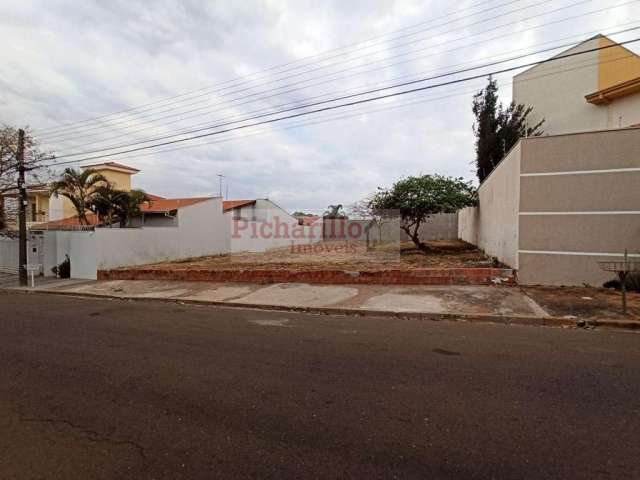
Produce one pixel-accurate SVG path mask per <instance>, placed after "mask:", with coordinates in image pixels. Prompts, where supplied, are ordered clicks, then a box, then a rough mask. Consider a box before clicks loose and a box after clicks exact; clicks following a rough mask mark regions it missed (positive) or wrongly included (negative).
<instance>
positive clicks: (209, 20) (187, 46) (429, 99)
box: [0, 0, 633, 209]
mask: <svg viewBox="0 0 640 480" xmlns="http://www.w3.org/2000/svg"><path fill="white" fill-rule="evenodd" d="M499 3H501V2H498V1H494V2H486V3H483V4H482V7H480V6H476V7H472V5H474V4H477V2H471V1H465V2H458V3H457V4H456V5H455V6H454V5H452V4H451V2H446V1H429V2H426V1H418V0H415V1H413V0H396V1H390V0H389V1H382V0H377V1H371V0H357V1H355V0H352V1H348V2H344V1H339V0H333V1H328V2H317V1H310V0H309V1H307V0H300V1H277V0H264V1H257V0H255V1H249V0H247V1H242V2H205V1H195V0H188V1H182V2H169V1H158V2H153V3H149V2H146V1H142V0H140V1H109V2H75V1H71V0H55V1H46V2H45V1H44V0H42V1H37V0H31V1H28V0H26V1H22V2H20V3H19V4H18V3H15V2H11V3H10V2H2V4H1V5H0V35H2V38H4V39H5V43H6V44H7V45H9V47H10V48H9V50H8V51H6V52H5V55H4V59H3V67H2V69H1V70H0V107H1V111H0V121H2V122H5V123H9V124H14V125H25V124H30V125H32V126H34V127H36V129H38V128H40V129H44V128H50V127H54V126H56V125H58V124H64V123H67V122H73V121H78V120H83V119H85V118H91V117H95V116H100V115H105V114H108V113H110V112H114V111H118V110H121V109H125V108H128V107H132V106H137V105H142V104H146V103H149V102H154V101H158V100H161V99H163V98H165V97H170V96H173V95H177V94H181V93H184V92H190V91H194V90H198V89H203V88H205V87H209V86H211V85H216V84H219V83H221V82H226V81H228V80H229V79H233V78H236V77H239V76H240V77H245V78H247V77H246V76H247V75H251V74H253V72H259V71H261V70H263V69H266V68H269V67H272V66H274V65H280V64H284V63H287V62H292V61H295V60H299V59H301V58H303V57H305V56H308V55H313V54H317V53H320V52H323V51H326V50H330V49H334V48H338V47H341V46H343V45H348V44H351V43H354V42H358V41H361V40H363V39H367V38H371V37H375V36H377V35H382V34H385V33H387V32H389V31H392V30H394V29H398V28H403V27H407V26H410V25H414V24H418V23H420V22H424V21H427V20H429V19H433V18H437V17H439V16H442V15H445V14H448V13H450V12H452V11H455V10H460V9H464V8H472V9H474V10H475V11H477V10H478V9H480V8H488V7H490V6H493V5H498V4H499ZM534 3H537V2H525V1H523V2H517V3H516V4H514V5H511V6H505V7H504V8H502V9H500V10H496V11H495V12H494V14H491V13H488V14H485V15H482V16H478V17H475V18H472V19H468V20H464V21H460V22H458V23H451V24H449V25H446V26H443V27H441V28H432V29H431V30H427V29H426V27H428V25H427V26H425V27H423V28H425V31H424V32H423V33H421V34H420V35H419V36H416V37H415V38H421V39H422V40H421V41H420V42H416V43H414V44H411V45H406V46H403V47H399V46H398V43H402V40H398V41H396V42H390V41H386V42H380V43H379V44H378V45H376V46H375V47H372V48H371V49H370V50H366V51H361V52H357V53H351V56H348V57H345V56H343V57H337V58H336V59H334V60H333V61H336V60H343V61H344V63H343V64H341V65H339V66H334V67H332V68H326V69H325V70H318V71H316V72H314V73H310V74H308V75H300V76H298V77H296V78H293V79H290V80H289V81H287V82H286V83H284V84H282V85H284V86H283V87H282V89H288V88H295V87H297V86H300V83H298V82H301V81H305V80H307V79H311V78H312V77H316V76H319V75H322V74H326V73H328V72H335V71H337V70H340V69H343V68H352V70H350V71H348V72H343V73H341V74H336V75H334V77H335V78H334V79H333V80H331V81H327V82H326V83H325V84H323V85H316V86H307V87H306V88H304V89H302V90H301V91H297V92H291V93H289V94H283V95H280V96H278V97H276V98H271V99H265V100H263V101H260V102H253V103H246V104H244V105H240V104H239V103H240V102H235V103H229V100H230V98H233V97H234V96H233V95H231V93H232V92H233V90H232V89H229V88H228V87H229V85H230V84H226V87H227V90H222V91H215V89H211V91H210V93H209V94H208V95H203V96H201V97H198V98H196V99H193V100H191V102H192V103H193V105H192V106H190V107H181V108H182V110H175V111H177V112H183V111H186V110H189V109H194V108H200V109H201V110H199V111H196V112H194V113H192V114H191V115H195V114H199V113H200V114H201V113H206V114H203V115H200V116H198V117H194V118H192V119H190V120H183V121H181V122H176V123H169V122H170V121H175V120H176V119H177V118H178V117H173V118H171V119H165V120H154V118H155V117H153V116H151V117H149V116H146V117H143V116H137V117H125V116H122V115H120V116H116V117H114V118H112V119H111V120H110V121H108V122H105V123H104V124H100V128H97V129H94V130H87V128H86V127H84V129H83V128H79V129H78V131H77V132H76V137H75V138H74V139H71V140H70V139H56V140H53V139H52V140H51V141H49V142H47V143H46V146H47V148H52V149H55V150H56V151H57V152H58V153H65V152H70V151H74V150H77V149H80V150H83V149H85V148H88V147H74V145H76V146H80V145H83V144H89V145H91V144H93V145H98V146H100V145H109V144H112V143H114V142H116V143H119V142H128V141H132V140H136V139H144V138H147V137H149V136H156V135H165V134H170V133H172V132H175V131H176V130H177V129H180V128H189V127H191V126H193V125H197V124H201V123H204V122H215V121H216V120H219V119H223V118H230V117H231V118H237V117H239V116H243V115H247V114H248V113H250V112H252V111H255V110H260V109H263V110H264V109H268V108H272V107H273V106H275V105H282V104H286V103H288V102H302V101H305V100H306V99H309V98H311V97H314V96H317V95H320V94H330V93H334V92H340V93H344V92H350V91H355V90H357V89H360V88H363V87H365V86H379V85H383V84H386V83H388V82H390V81H391V80H392V79H395V78H398V77H407V76H408V77H416V76H417V75H419V74H421V73H424V72H428V71H434V70H437V69H440V70H442V69H446V67H449V66H452V65H457V64H461V63H464V62H469V61H472V60H474V59H475V60H478V59H482V58H486V57H489V56H491V55H495V54H496V53H505V52H509V51H514V50H516V49H530V50H534V49H535V47H536V45H539V44H540V43H542V42H548V41H551V40H554V39H560V38H564V37H567V36H570V35H574V36H575V40H576V41H577V40H579V38H580V36H581V35H583V34H584V36H587V35H586V32H591V31H596V30H603V31H605V30H610V31H613V30H615V29H616V26H617V25H620V24H622V23H628V22H630V21H631V20H632V19H633V16H632V10H631V9H632V6H626V7H624V8H619V9H616V10H611V11H610V12H607V13H606V14H600V15H591V16H588V17H582V18H577V19H574V20H572V21H568V22H565V23H561V24H557V25H554V26H551V27H548V28H536V29H533V30H529V32H527V33H514V34H512V35H510V36H505V37H504V38H502V39H495V40H487V39H489V38H490V37H492V36H496V35H507V34H509V33H510V32H511V33H513V32H516V31H518V30H524V29H527V28H530V27H535V26H536V25H540V24H543V23H545V22H550V21H557V20H559V19H562V18H564V17H569V16H573V15H577V14H580V13H584V12H588V11H590V10H594V9H597V8H602V7H603V4H602V2H585V3H584V5H580V6H576V7H574V8H572V9H570V10H567V11H565V12H562V13H557V14H555V15H550V16H546V17H545V16H542V17H537V18H535V16H536V15H540V14H543V13H545V11H548V9H549V8H559V7H561V6H563V5H570V4H571V3H572V2H570V1H569V0H565V1H562V2H556V1H554V2H552V3H551V4H547V5H539V6H537V7H535V8H529V9H525V7H526V6H528V5H533V4H534ZM573 3H575V2H573ZM518 8H521V9H522V10H521V11H519V12H515V13H513V14H511V15H510V16H508V17H505V18H502V19H496V18H493V17H495V16H496V13H497V12H502V11H509V10H513V9H518ZM470 11H471V10H469V11H468V12H467V13H465V14H468V13H469V12H470ZM459 15H462V14H459ZM532 17H533V18H532ZM477 20H483V21H484V23H482V24H479V25H476V26H473V27H465V23H469V22H471V21H477ZM444 21H447V19H444V20H441V21H440V23H442V22H444ZM505 21H506V22H511V25H509V26H507V27H503V28H501V29H499V30H496V31H494V32H491V33H486V34H482V33H481V32H482V31H483V30H485V29H488V28H491V27H492V26H496V25H499V24H501V23H503V22H505ZM432 25H437V23H436V24H432ZM471 35H472V36H471ZM631 35H632V34H631ZM631 35H627V36H626V37H625V36H620V37H616V39H624V38H630V36H631ZM470 36H471V37H470ZM412 38H414V37H408V38H407V40H410V39H412ZM445 42H448V43H445ZM464 45H467V46H464ZM463 46H464V48H463ZM415 49H422V50H421V51H420V52H416V53H413V54H409V53H408V52H410V51H412V50H415ZM445 50H450V51H449V52H448V53H446V54H442V53H441V52H443V51H445ZM371 51H375V54H371V55H369V56H367V57H366V58H358V59H356V58H355V57H359V56H363V55H364V54H365V53H370V52H371ZM401 54H405V55H407V56H408V58H410V59H411V61H407V62H406V63H403V64H400V65H396V66H392V67H388V68H384V69H379V70H377V71H373V72H369V73H366V74H360V75H355V73H356V72H358V71H365V70H367V71H368V70H372V69H374V68H376V67H381V66H384V65H387V64H389V63H392V62H397V61H401V60H403V59H406V58H407V57H406V56H405V57H402V56H400V55H401ZM376 61H377V62H378V63H374V64H370V63H371V62H376ZM330 65H331V64H330V63H329V62H318V61H316V62H309V63H308V64H307V67H306V68H320V67H323V66H330ZM358 66H359V67H358ZM354 67H357V68H355V69H354ZM291 73H295V71H292V72H291ZM248 78H256V77H255V76H250V77H248ZM325 80H326V78H325ZM499 80H500V82H501V95H502V98H503V100H504V101H506V102H508V101H509V100H510V85H509V82H510V75H504V76H500V77H499ZM317 81H321V80H320V79H317V80H314V82H317ZM269 82H272V83H269ZM309 83H311V82H308V83H305V84H304V85H309ZM483 83H484V82H483V81H475V82H470V83H469V84H464V85H457V86H451V87H446V88H442V89H439V90H437V91H435V90H434V91H431V92H424V93H421V94H416V95H413V96H411V97H410V98H409V97H403V98H401V99H400V98H399V99H397V100H396V101H394V102H391V101H385V102H377V103H375V104H374V103H372V104H369V105H366V106H362V107H357V108H354V109H351V110H345V111H340V112H338V111H336V112H329V113H326V114H320V115H318V116H316V117H308V118H304V119H298V120H296V121H289V122H284V123H283V124H282V125H279V124H272V125H268V126H262V127H256V129H254V130H243V131H238V132H235V133H233V134H225V135H222V136H220V137H219V139H218V140H220V141H218V142H217V143H211V144H209V145H202V146H199V147H196V148H187V149H183V150H178V151H172V152H167V153H160V152H155V153H153V154H148V152H140V154H131V155H127V156H123V157H114V160H118V161H122V162H124V163H128V164H131V165H133V166H136V167H138V168H140V169H142V173H140V174H139V175H138V176H137V177H136V178H135V181H136V185H137V186H140V187H142V188H145V189H147V190H148V191H150V192H153V193H157V194H161V195H171V196H178V195H181V196H188V195H202V194H215V193H217V191H218V177H217V176H216V175H217V174H218V173H224V174H225V175H227V176H228V179H229V190H230V193H231V196H232V197H234V198H243V197H244V198H247V197H270V198H272V199H273V200H274V201H276V202H277V203H279V204H281V205H283V206H284V207H286V208H289V209H322V208H324V207H325V206H326V205H328V204H329V203H343V204H349V203H351V202H353V201H355V200H358V199H359V198H361V197H362V196H364V195H367V194H368V193H370V192H372V191H374V190H375V189H376V188H377V187H378V186H388V185H390V184H391V183H393V181H395V180H397V179H398V178H400V177H402V176H404V175H410V174H417V173H421V172H422V173H441V174H447V175H456V176H465V177H467V178H469V179H471V178H473V174H472V169H471V166H470V163H471V161H472V160H473V136H472V133H471V124H472V117H471V112H470V102H471V96H472V92H473V90H474V89H478V88H480V87H481V85H482V84H483ZM278 85H280V84H279V83H275V82H273V77H266V78H262V79H261V80H260V81H253V82H251V83H250V84H249V85H248V86H245V87H243V88H247V87H250V88H249V89H248V90H246V91H245V92H242V93H240V92H238V93H236V94H235V95H236V96H241V95H247V94H250V93H253V92H260V91H267V90H269V89H272V88H274V87H276V86H278ZM237 88H240V87H237ZM440 97H448V98H440ZM187 98H188V97H187ZM254 99H255V98H254ZM420 100H424V101H425V102H424V103H419V104H415V105H410V106H405V107H403V108H393V109H389V110H383V111H379V112H374V110H378V109H382V108H387V107H393V106H397V105H399V104H403V103H409V102H412V101H414V102H415V101H420ZM223 102H225V103H223ZM177 107H178V105H176V108H177ZM167 108H171V107H167ZM168 113H171V112H168ZM351 114H353V116H352V117H351V118H346V119H342V120H333V121H331V122H326V123H318V124H316V125H308V126H305V127H301V128H289V129H288V127H291V126H295V125H296V124H300V123H302V122H305V123H309V122H313V123H315V122H318V121H320V120H322V119H326V118H333V117H336V116H340V115H351ZM185 115H186V114H185ZM157 116H160V114H156V117H157ZM125 120H126V122H125ZM138 129H140V131H138V132H136V130H138ZM213 140H214V138H210V139H208V140H202V141H200V142H195V143H204V142H206V141H208V142H212V141H213ZM185 146H186V144H185ZM176 147H177V145H176ZM167 149H168V148H167Z"/></svg>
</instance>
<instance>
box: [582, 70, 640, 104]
mask: <svg viewBox="0 0 640 480" xmlns="http://www.w3.org/2000/svg"><path fill="white" fill-rule="evenodd" d="M638 92H640V77H637V78H632V79H631V80H627V81H626V82H622V83H619V84H617V85H614V86H612V87H608V88H604V89H602V90H598V91H597V92H593V93H590V94H589V95H586V96H585V97H584V98H586V99H587V102H589V103H591V104H593V105H604V104H607V103H611V101H613V100H616V99H617V98H621V97H626V96H627V95H632V94H634V93H638Z"/></svg>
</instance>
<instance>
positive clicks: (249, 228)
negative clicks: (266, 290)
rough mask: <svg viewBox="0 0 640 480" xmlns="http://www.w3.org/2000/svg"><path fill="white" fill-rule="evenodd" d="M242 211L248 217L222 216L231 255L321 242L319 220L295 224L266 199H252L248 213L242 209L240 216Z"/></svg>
mask: <svg viewBox="0 0 640 480" xmlns="http://www.w3.org/2000/svg"><path fill="white" fill-rule="evenodd" d="M245 210H247V211H250V215H251V218H246V219H245V218H243V219H240V220H234V218H233V211H230V212H227V213H225V214H224V216H225V220H226V221H225V224H226V225H227V229H228V235H227V238H228V239H229V251H230V252H232V253H237V252H264V251H266V250H270V249H273V248H282V247H289V246H292V245H307V244H310V243H316V242H321V241H322V221H321V219H319V221H318V222H316V223H314V224H313V225H311V226H302V225H299V222H298V219H297V218H295V217H293V216H291V215H290V214H289V213H287V212H286V211H285V210H283V209H282V208H280V207H279V206H278V205H276V204H275V203H273V202H271V201H270V200H266V199H258V200H256V204H255V207H254V208H252V209H251V210H248V209H242V210H241V215H242V216H243V217H244V216H245ZM252 218H255V220H252Z"/></svg>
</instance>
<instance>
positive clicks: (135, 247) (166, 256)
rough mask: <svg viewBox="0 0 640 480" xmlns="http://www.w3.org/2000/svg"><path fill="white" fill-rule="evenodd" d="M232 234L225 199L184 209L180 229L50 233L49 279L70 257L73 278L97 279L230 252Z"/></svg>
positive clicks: (46, 234) (47, 242) (47, 239)
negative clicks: (106, 272)
mask: <svg viewBox="0 0 640 480" xmlns="http://www.w3.org/2000/svg"><path fill="white" fill-rule="evenodd" d="M227 233H228V232H227V229H226V228H225V217H224V215H223V213H222V200H221V199H220V198H214V199H211V200H207V201H204V202H200V203H196V204H194V205H190V206H187V207H183V208H180V209H179V210H178V225H177V226H175V227H143V228H97V229H96V230H95V231H69V232H65V231H47V232H44V248H45V255H44V258H45V260H44V264H45V275H50V272H51V267H53V266H54V265H58V264H60V263H61V262H62V261H63V260H64V258H65V255H69V257H70V259H71V277H72V278H86V279H95V278H97V270H106V269H110V268H116V267H123V266H131V265H144V264H147V263H155V262H162V261H168V260H180V259H185V258H190V257H199V256H204V255H216V254H221V253H227V252H228V251H229V241H228V236H227Z"/></svg>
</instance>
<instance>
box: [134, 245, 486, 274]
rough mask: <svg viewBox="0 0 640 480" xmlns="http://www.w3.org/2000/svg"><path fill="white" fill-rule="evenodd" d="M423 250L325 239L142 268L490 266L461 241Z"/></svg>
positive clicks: (374, 268)
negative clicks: (292, 245) (300, 244)
mask: <svg viewBox="0 0 640 480" xmlns="http://www.w3.org/2000/svg"><path fill="white" fill-rule="evenodd" d="M428 245H429V247H430V248H431V250H430V251H429V252H427V253H425V252H422V251H420V250H418V249H416V248H415V247H414V245H413V244H412V243H408V244H402V245H400V246H398V245H395V246H393V247H384V248H379V249H376V250H374V251H370V250H367V248H366V246H365V245H364V244H362V243H354V242H350V243H346V242H325V243H322V244H318V245H311V246H304V247H300V248H298V247H294V248H290V247H286V248H280V249H274V250H269V251H267V252H263V253H248V252H243V253H234V254H228V255H215V256H210V257H200V258H192V259H188V260H181V261H177V262H166V263H158V264H154V265H149V266H145V268H162V269H167V268H180V269H184V268H196V269H230V268H238V269H245V270H246V269H256V270H260V269H270V270H281V269H301V268H304V269H305V270H324V269H341V270H359V271H375V270H384V269H388V268H394V269H407V270H412V269H417V268H428V267H430V268H465V267H467V268H470V267H487V266H491V265H492V262H491V259H490V258H488V257H487V256H486V255H485V254H484V253H483V252H481V251H480V250H478V249H477V248H475V247H474V246H472V245H470V244H468V243H465V242H462V241H434V242H429V243H428Z"/></svg>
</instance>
